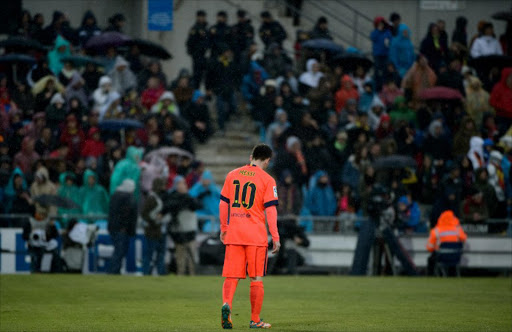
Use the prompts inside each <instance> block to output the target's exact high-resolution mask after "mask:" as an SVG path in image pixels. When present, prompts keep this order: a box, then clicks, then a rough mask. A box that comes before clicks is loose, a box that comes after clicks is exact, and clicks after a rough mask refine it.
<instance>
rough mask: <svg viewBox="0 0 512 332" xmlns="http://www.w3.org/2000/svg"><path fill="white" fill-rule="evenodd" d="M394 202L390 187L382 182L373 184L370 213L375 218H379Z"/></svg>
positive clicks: (369, 203) (368, 208) (368, 209)
mask: <svg viewBox="0 0 512 332" xmlns="http://www.w3.org/2000/svg"><path fill="white" fill-rule="evenodd" d="M392 203H393V202H392V199H391V193H390V191H389V189H388V188H387V187H385V186H383V185H381V184H376V185H374V186H373V188H372V191H371V193H370V199H369V200H368V207H367V212H368V215H369V216H370V217H371V218H372V219H374V220H379V219H380V216H381V214H382V212H384V211H385V210H386V209H388V208H389V207H390V206H391V205H392Z"/></svg>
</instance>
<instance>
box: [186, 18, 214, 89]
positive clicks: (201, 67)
mask: <svg viewBox="0 0 512 332" xmlns="http://www.w3.org/2000/svg"><path fill="white" fill-rule="evenodd" d="M209 47H210V41H209V36H208V22H206V12H205V11H204V10H198V11H197V13H196V24H194V25H193V26H192V28H190V31H189V33H188V39H187V53H188V54H189V55H190V56H191V57H192V70H193V71H194V73H193V78H192V81H193V85H194V87H195V88H196V89H198V88H199V86H200V85H201V81H202V80H203V76H204V74H205V72H206V67H207V64H208V60H207V59H206V52H207V51H208V48H209Z"/></svg>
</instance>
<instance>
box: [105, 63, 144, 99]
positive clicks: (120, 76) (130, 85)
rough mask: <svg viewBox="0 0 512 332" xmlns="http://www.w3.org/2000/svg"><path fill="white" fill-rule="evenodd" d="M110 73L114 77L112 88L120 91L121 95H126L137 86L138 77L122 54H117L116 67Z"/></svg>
mask: <svg viewBox="0 0 512 332" xmlns="http://www.w3.org/2000/svg"><path fill="white" fill-rule="evenodd" d="M108 75H109V76H110V78H111V79H112V88H113V89H114V90H115V91H117V92H119V94H120V95H124V94H125V93H126V92H128V91H129V90H131V89H135V87H136V86H137V79H136V78H135V74H134V73H133V72H132V71H131V70H130V68H129V63H128V62H127V61H126V60H125V59H124V58H123V57H122V56H120V55H119V56H117V58H116V61H115V63H114V69H112V70H111V71H110V72H109V74H108Z"/></svg>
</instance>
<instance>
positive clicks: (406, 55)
mask: <svg viewBox="0 0 512 332" xmlns="http://www.w3.org/2000/svg"><path fill="white" fill-rule="evenodd" d="M404 30H407V31H408V32H409V38H405V37H404V36H403V31H404ZM389 60H390V61H391V62H392V63H393V64H394V65H395V67H396V70H397V71H398V74H400V77H404V75H405V74H406V73H407V71H408V70H409V68H411V66H412V65H413V64H414V61H415V60H416V56H415V54H414V45H413V44H412V42H411V30H410V29H409V28H408V27H407V25H405V24H403V23H402V24H400V26H399V27H398V32H397V35H396V37H394V38H393V39H391V45H390V46H389Z"/></svg>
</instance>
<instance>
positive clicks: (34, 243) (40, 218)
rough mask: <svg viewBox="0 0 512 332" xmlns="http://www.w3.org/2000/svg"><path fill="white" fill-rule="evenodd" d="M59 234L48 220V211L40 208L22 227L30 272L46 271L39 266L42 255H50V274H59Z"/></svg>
mask: <svg viewBox="0 0 512 332" xmlns="http://www.w3.org/2000/svg"><path fill="white" fill-rule="evenodd" d="M58 236H59V233H58V231H57V228H56V227H55V223H54V221H53V220H50V218H48V210H47V209H46V208H43V207H41V208H40V209H39V212H36V213H35V215H34V217H33V218H32V217H31V218H30V219H29V221H28V222H26V223H25V224H24V225H23V235H22V237H23V240H25V241H26V242H28V252H29V254H30V272H32V273H33V272H41V271H42V270H46V269H45V267H44V266H43V267H42V266H41V263H42V262H43V256H44V254H51V255H52V260H51V265H50V271H51V272H60V257H59V250H58V242H57V240H56V239H57V237H58Z"/></svg>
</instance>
